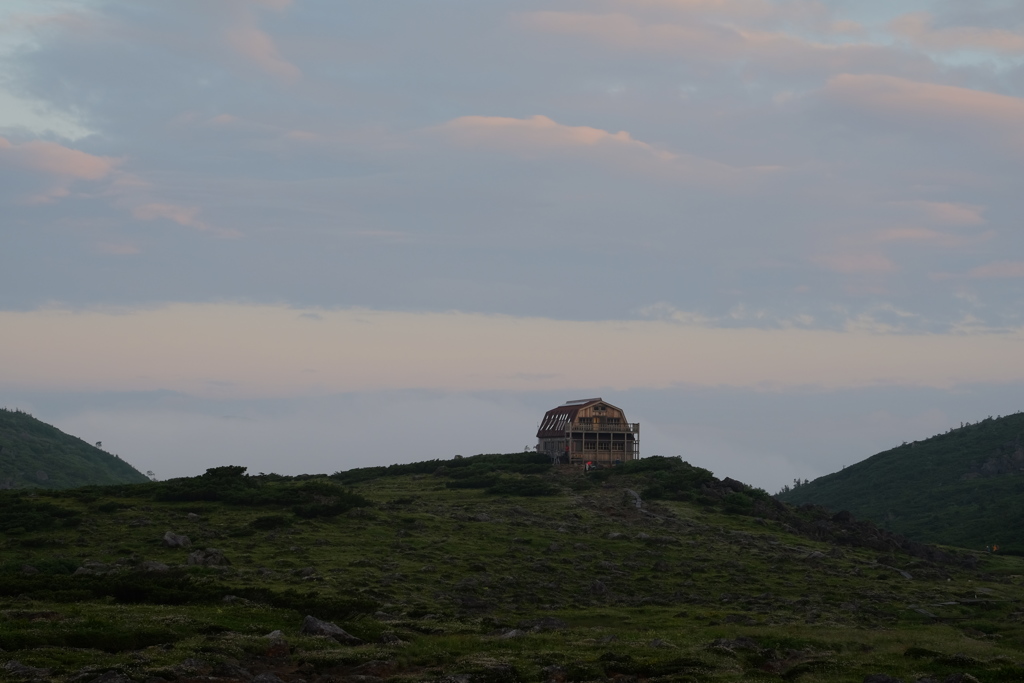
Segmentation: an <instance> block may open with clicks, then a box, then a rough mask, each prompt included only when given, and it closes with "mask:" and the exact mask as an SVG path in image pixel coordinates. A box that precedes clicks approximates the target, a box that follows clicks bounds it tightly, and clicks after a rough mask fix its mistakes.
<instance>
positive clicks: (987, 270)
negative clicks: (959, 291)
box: [967, 261, 1024, 280]
mask: <svg viewBox="0 0 1024 683" xmlns="http://www.w3.org/2000/svg"><path fill="white" fill-rule="evenodd" d="M967 277H969V278H974V279H978V280H983V279H1001V278H1018V277H1024V261H999V262H996V263H989V264H988V265H984V266H979V267H977V268H975V269H973V270H971V271H969V272H968V273H967Z"/></svg>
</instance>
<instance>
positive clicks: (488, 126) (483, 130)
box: [441, 115, 675, 160]
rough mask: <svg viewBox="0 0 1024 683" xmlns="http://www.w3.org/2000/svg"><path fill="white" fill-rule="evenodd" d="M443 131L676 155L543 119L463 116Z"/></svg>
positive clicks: (471, 137) (621, 135)
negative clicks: (612, 146) (624, 148)
mask: <svg viewBox="0 0 1024 683" xmlns="http://www.w3.org/2000/svg"><path fill="white" fill-rule="evenodd" d="M441 129H442V130H445V131H448V132H451V133H454V134H456V135H458V136H460V137H461V138H462V139H463V140H467V141H472V142H491V143H499V144H500V143H508V144H516V145H517V144H521V143H524V142H525V143H530V144H533V145H539V146H543V147H594V146H598V145H618V146H622V147H626V148H631V149H636V150H642V151H644V152H648V153H651V154H653V155H654V156H657V157H659V158H661V159H665V160H670V159H673V158H675V155H673V154H672V153H670V152H666V151H664V150H658V149H656V148H655V147H652V146H651V145H649V144H647V143H646V142H641V141H639V140H635V139H634V138H633V137H632V136H631V135H630V134H629V133H627V132H626V131H624V130H620V131H619V132H617V133H611V132H609V131H606V130H602V129H600V128H591V127H590V126H566V125H563V124H561V123H557V122H556V121H554V120H552V119H550V118H548V117H547V116H541V115H537V116H532V117H530V118H528V119H516V118H507V117H502V116H462V117H460V118H457V119H454V120H452V121H449V122H448V123H446V124H444V125H443V126H441Z"/></svg>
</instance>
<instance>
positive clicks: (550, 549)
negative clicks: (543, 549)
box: [548, 543, 562, 553]
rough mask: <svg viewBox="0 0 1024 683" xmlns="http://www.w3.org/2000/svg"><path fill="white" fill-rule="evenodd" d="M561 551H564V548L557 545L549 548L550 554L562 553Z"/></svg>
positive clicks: (553, 544) (554, 544)
mask: <svg viewBox="0 0 1024 683" xmlns="http://www.w3.org/2000/svg"><path fill="white" fill-rule="evenodd" d="M561 551H562V546H560V545H559V544H557V543H552V544H551V545H549V546H548V552H549V553H557V552H561Z"/></svg>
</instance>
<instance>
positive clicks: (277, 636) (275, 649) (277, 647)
mask: <svg viewBox="0 0 1024 683" xmlns="http://www.w3.org/2000/svg"><path fill="white" fill-rule="evenodd" d="M263 637H264V638H265V639H266V640H268V641H269V642H268V643H267V648H266V650H264V655H265V656H267V657H273V658H277V657H287V656H288V655H289V654H291V647H289V645H288V641H287V640H285V638H284V634H283V633H281V632H280V631H271V632H270V633H268V634H267V635H265V636H263Z"/></svg>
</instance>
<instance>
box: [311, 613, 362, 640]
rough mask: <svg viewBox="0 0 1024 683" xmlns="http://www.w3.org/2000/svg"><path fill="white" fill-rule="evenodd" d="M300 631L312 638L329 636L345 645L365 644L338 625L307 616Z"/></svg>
mask: <svg viewBox="0 0 1024 683" xmlns="http://www.w3.org/2000/svg"><path fill="white" fill-rule="evenodd" d="M299 630H300V631H301V632H302V633H305V634H306V635H310V636H327V637H328V638H333V639H334V640H336V641H338V642H339V643H341V644H343V645H362V644H363V641H362V640H361V639H359V638H356V637H355V636H354V635H352V634H351V633H348V632H347V631H345V630H344V629H343V628H341V627H340V626H338V625H337V624H332V623H331V622H329V621H321V620H320V619H317V618H316V617H314V616H309V615H307V616H306V618H305V619H303V620H302V628H300V629H299Z"/></svg>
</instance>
